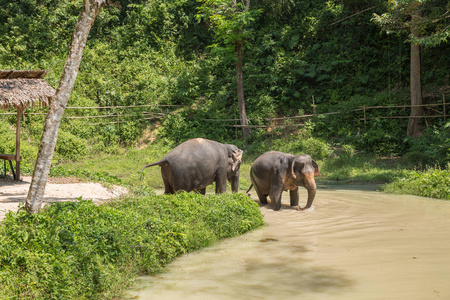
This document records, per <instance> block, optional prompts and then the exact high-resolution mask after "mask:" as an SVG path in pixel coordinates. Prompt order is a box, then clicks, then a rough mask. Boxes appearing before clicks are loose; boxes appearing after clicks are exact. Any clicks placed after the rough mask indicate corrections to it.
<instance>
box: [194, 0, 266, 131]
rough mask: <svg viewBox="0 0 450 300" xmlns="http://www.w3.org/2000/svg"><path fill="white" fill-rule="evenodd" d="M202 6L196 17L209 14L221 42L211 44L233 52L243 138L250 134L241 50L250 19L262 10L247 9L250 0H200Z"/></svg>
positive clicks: (224, 50)
mask: <svg viewBox="0 0 450 300" xmlns="http://www.w3.org/2000/svg"><path fill="white" fill-rule="evenodd" d="M199 1H200V2H202V3H203V4H202V6H201V7H199V8H198V10H199V14H198V18H200V19H201V18H202V17H206V18H208V19H209V20H210V21H211V23H212V25H213V27H214V31H215V36H216V39H217V40H218V42H219V43H222V45H219V44H214V45H213V46H212V47H214V48H215V49H216V50H219V51H221V52H223V53H225V54H226V55H227V54H228V55H229V54H233V55H234V59H235V66H236V84H237V98H238V106H239V119H240V123H241V126H242V136H243V138H244V139H245V138H246V137H248V136H249V135H250V134H251V131H250V129H249V128H248V119H247V114H246V111H245V98H244V81H243V72H242V66H243V51H244V48H245V46H246V43H247V42H248V39H249V37H250V35H251V30H250V27H249V25H250V23H251V22H252V21H254V20H255V17H256V16H257V15H258V14H260V13H261V11H260V10H253V11H251V10H250V0H245V3H244V1H243V0H241V1H240V2H237V0H231V1H227V0H199Z"/></svg>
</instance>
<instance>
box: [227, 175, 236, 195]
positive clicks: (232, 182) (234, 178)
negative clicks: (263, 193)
mask: <svg viewBox="0 0 450 300" xmlns="http://www.w3.org/2000/svg"><path fill="white" fill-rule="evenodd" d="M228 181H229V182H230V184H231V191H232V192H233V193H237V192H238V191H239V173H237V174H236V175H235V176H233V177H231V178H230V179H229V180H228Z"/></svg>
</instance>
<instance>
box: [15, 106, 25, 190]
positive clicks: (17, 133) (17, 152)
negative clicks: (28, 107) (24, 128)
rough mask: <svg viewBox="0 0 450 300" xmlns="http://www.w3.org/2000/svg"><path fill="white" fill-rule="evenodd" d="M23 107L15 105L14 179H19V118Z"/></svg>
mask: <svg viewBox="0 0 450 300" xmlns="http://www.w3.org/2000/svg"><path fill="white" fill-rule="evenodd" d="M23 111H24V108H23V107H22V106H18V107H17V119H16V174H14V180H16V181H19V180H20V118H21V117H22V113H23Z"/></svg>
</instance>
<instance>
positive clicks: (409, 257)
mask: <svg viewBox="0 0 450 300" xmlns="http://www.w3.org/2000/svg"><path fill="white" fill-rule="evenodd" d="M283 194H285V195H283V197H284V198H283V204H285V205H288V203H289V199H288V195H287V193H283ZM305 199H306V191H305V192H304V193H302V194H301V201H302V200H303V201H305ZM314 205H315V207H314V208H313V209H310V210H309V211H301V212H299V211H294V210H290V209H282V210H280V211H278V212H274V211H273V210H271V209H270V207H262V208H261V211H262V213H263V214H264V219H265V222H266V223H267V225H266V226H264V227H263V228H261V229H258V230H255V231H253V232H250V233H248V234H246V235H243V236H240V237H237V238H234V239H230V240H225V241H223V242H221V243H220V244H218V245H216V246H214V247H211V248H208V249H205V250H202V251H200V252H195V253H191V254H188V255H184V256H182V257H180V258H179V259H177V260H176V261H175V262H173V263H172V264H170V265H169V267H168V272H166V273H164V274H161V275H159V276H156V277H150V276H149V277H142V278H140V285H139V287H138V288H136V289H134V290H132V291H129V293H128V294H127V297H129V298H134V299H136V298H137V299H171V300H175V299H183V300H188V299H196V300H197V299H346V300H351V299H357V300H361V299H364V300H367V299H396V300H403V299H405V300H414V299H417V300H423V299H450V201H439V200H432V199H428V198H421V197H414V196H398V195H388V194H382V193H378V192H374V191H361V190H343V189H321V190H318V192H317V196H316V200H315V202H314Z"/></svg>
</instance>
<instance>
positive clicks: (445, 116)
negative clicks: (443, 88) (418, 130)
mask: <svg viewBox="0 0 450 300" xmlns="http://www.w3.org/2000/svg"><path fill="white" fill-rule="evenodd" d="M442 98H443V100H444V123H445V122H447V113H446V110H445V94H442Z"/></svg>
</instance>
